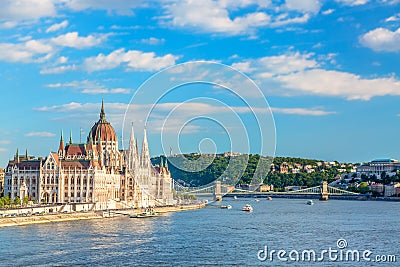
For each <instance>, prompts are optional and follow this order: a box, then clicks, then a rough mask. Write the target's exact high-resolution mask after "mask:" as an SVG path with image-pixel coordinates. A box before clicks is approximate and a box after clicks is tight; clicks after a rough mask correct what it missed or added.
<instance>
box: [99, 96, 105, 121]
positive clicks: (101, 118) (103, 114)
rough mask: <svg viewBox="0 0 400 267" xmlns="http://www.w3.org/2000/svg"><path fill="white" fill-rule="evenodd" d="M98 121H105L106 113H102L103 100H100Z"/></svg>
mask: <svg viewBox="0 0 400 267" xmlns="http://www.w3.org/2000/svg"><path fill="white" fill-rule="evenodd" d="M100 120H101V121H102V122H104V121H105V120H106V113H105V112H104V99H102V100H101V111H100Z"/></svg>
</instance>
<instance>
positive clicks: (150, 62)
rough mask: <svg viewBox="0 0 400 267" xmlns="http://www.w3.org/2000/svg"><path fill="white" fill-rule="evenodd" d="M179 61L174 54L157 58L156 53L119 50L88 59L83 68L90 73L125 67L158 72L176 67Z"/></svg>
mask: <svg viewBox="0 0 400 267" xmlns="http://www.w3.org/2000/svg"><path fill="white" fill-rule="evenodd" d="M177 59H178V56H174V55H172V54H167V55H164V56H160V57H157V56H156V55H155V53H154V52H148V53H146V52H142V51H137V50H128V51H125V50H124V49H118V50H114V51H113V52H111V53H110V54H108V55H104V54H99V55H97V56H96V57H89V58H86V59H85V61H84V64H83V68H84V69H85V70H86V71H88V72H93V71H99V70H107V69H114V68H117V67H119V66H121V65H124V66H125V67H126V68H127V69H130V70H136V71H156V70H160V69H162V68H165V67H168V66H171V65H174V64H175V61H176V60H177Z"/></svg>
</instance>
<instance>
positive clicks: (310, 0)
mask: <svg viewBox="0 0 400 267" xmlns="http://www.w3.org/2000/svg"><path fill="white" fill-rule="evenodd" d="M285 7H286V8H287V9H288V10H296V11H300V12H303V13H308V12H310V13H318V12H319V10H320V8H321V3H320V2H319V0H301V1H299V0H286V3H285Z"/></svg>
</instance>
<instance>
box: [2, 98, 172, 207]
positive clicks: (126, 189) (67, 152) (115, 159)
mask: <svg viewBox="0 0 400 267" xmlns="http://www.w3.org/2000/svg"><path fill="white" fill-rule="evenodd" d="M172 186H173V182H172V178H171V175H170V172H169V170H168V163H167V160H166V159H165V163H164V160H163V158H161V163H160V164H159V167H157V168H155V167H153V166H152V164H151V161H150V153H149V147H148V142H147V135H146V130H144V137H143V142H142V149H141V153H139V149H138V142H137V140H136V139H135V136H134V130H133V126H132V130H131V137H130V141H129V148H128V149H127V150H120V149H119V148H118V138H117V135H116V133H115V130H114V128H113V127H112V125H111V124H110V123H109V122H108V121H107V120H106V114H105V111H104V103H102V106H101V112H100V119H99V120H98V121H97V122H96V123H95V124H94V125H93V127H92V128H91V130H90V132H89V135H88V137H87V142H86V143H73V141H72V136H71V135H70V138H69V141H68V142H67V143H64V136H63V134H62V133H61V138H60V143H59V147H58V151H57V152H50V154H49V155H48V156H47V157H46V158H40V157H39V158H37V159H36V158H34V157H32V156H29V155H28V153H27V152H26V153H25V155H19V153H18V150H17V153H16V154H15V156H14V158H13V159H12V160H10V161H9V163H8V166H7V168H6V170H5V190H4V193H5V194H7V195H9V196H10V197H11V198H13V199H14V198H16V197H19V198H21V199H23V198H24V197H28V198H29V199H30V200H33V201H37V202H38V203H42V204H43V203H46V204H47V203H52V204H54V203H94V209H97V210H105V209H115V208H129V207H133V208H140V207H149V206H164V205H172V204H174V200H173V194H172Z"/></svg>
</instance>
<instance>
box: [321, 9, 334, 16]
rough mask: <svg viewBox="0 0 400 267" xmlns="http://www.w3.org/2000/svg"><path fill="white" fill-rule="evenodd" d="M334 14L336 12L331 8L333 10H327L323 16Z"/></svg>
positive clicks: (323, 12)
mask: <svg viewBox="0 0 400 267" xmlns="http://www.w3.org/2000/svg"><path fill="white" fill-rule="evenodd" d="M333 12H335V10H334V9H332V8H331V9H327V10H325V11H322V14H323V15H329V14H332V13H333Z"/></svg>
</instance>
